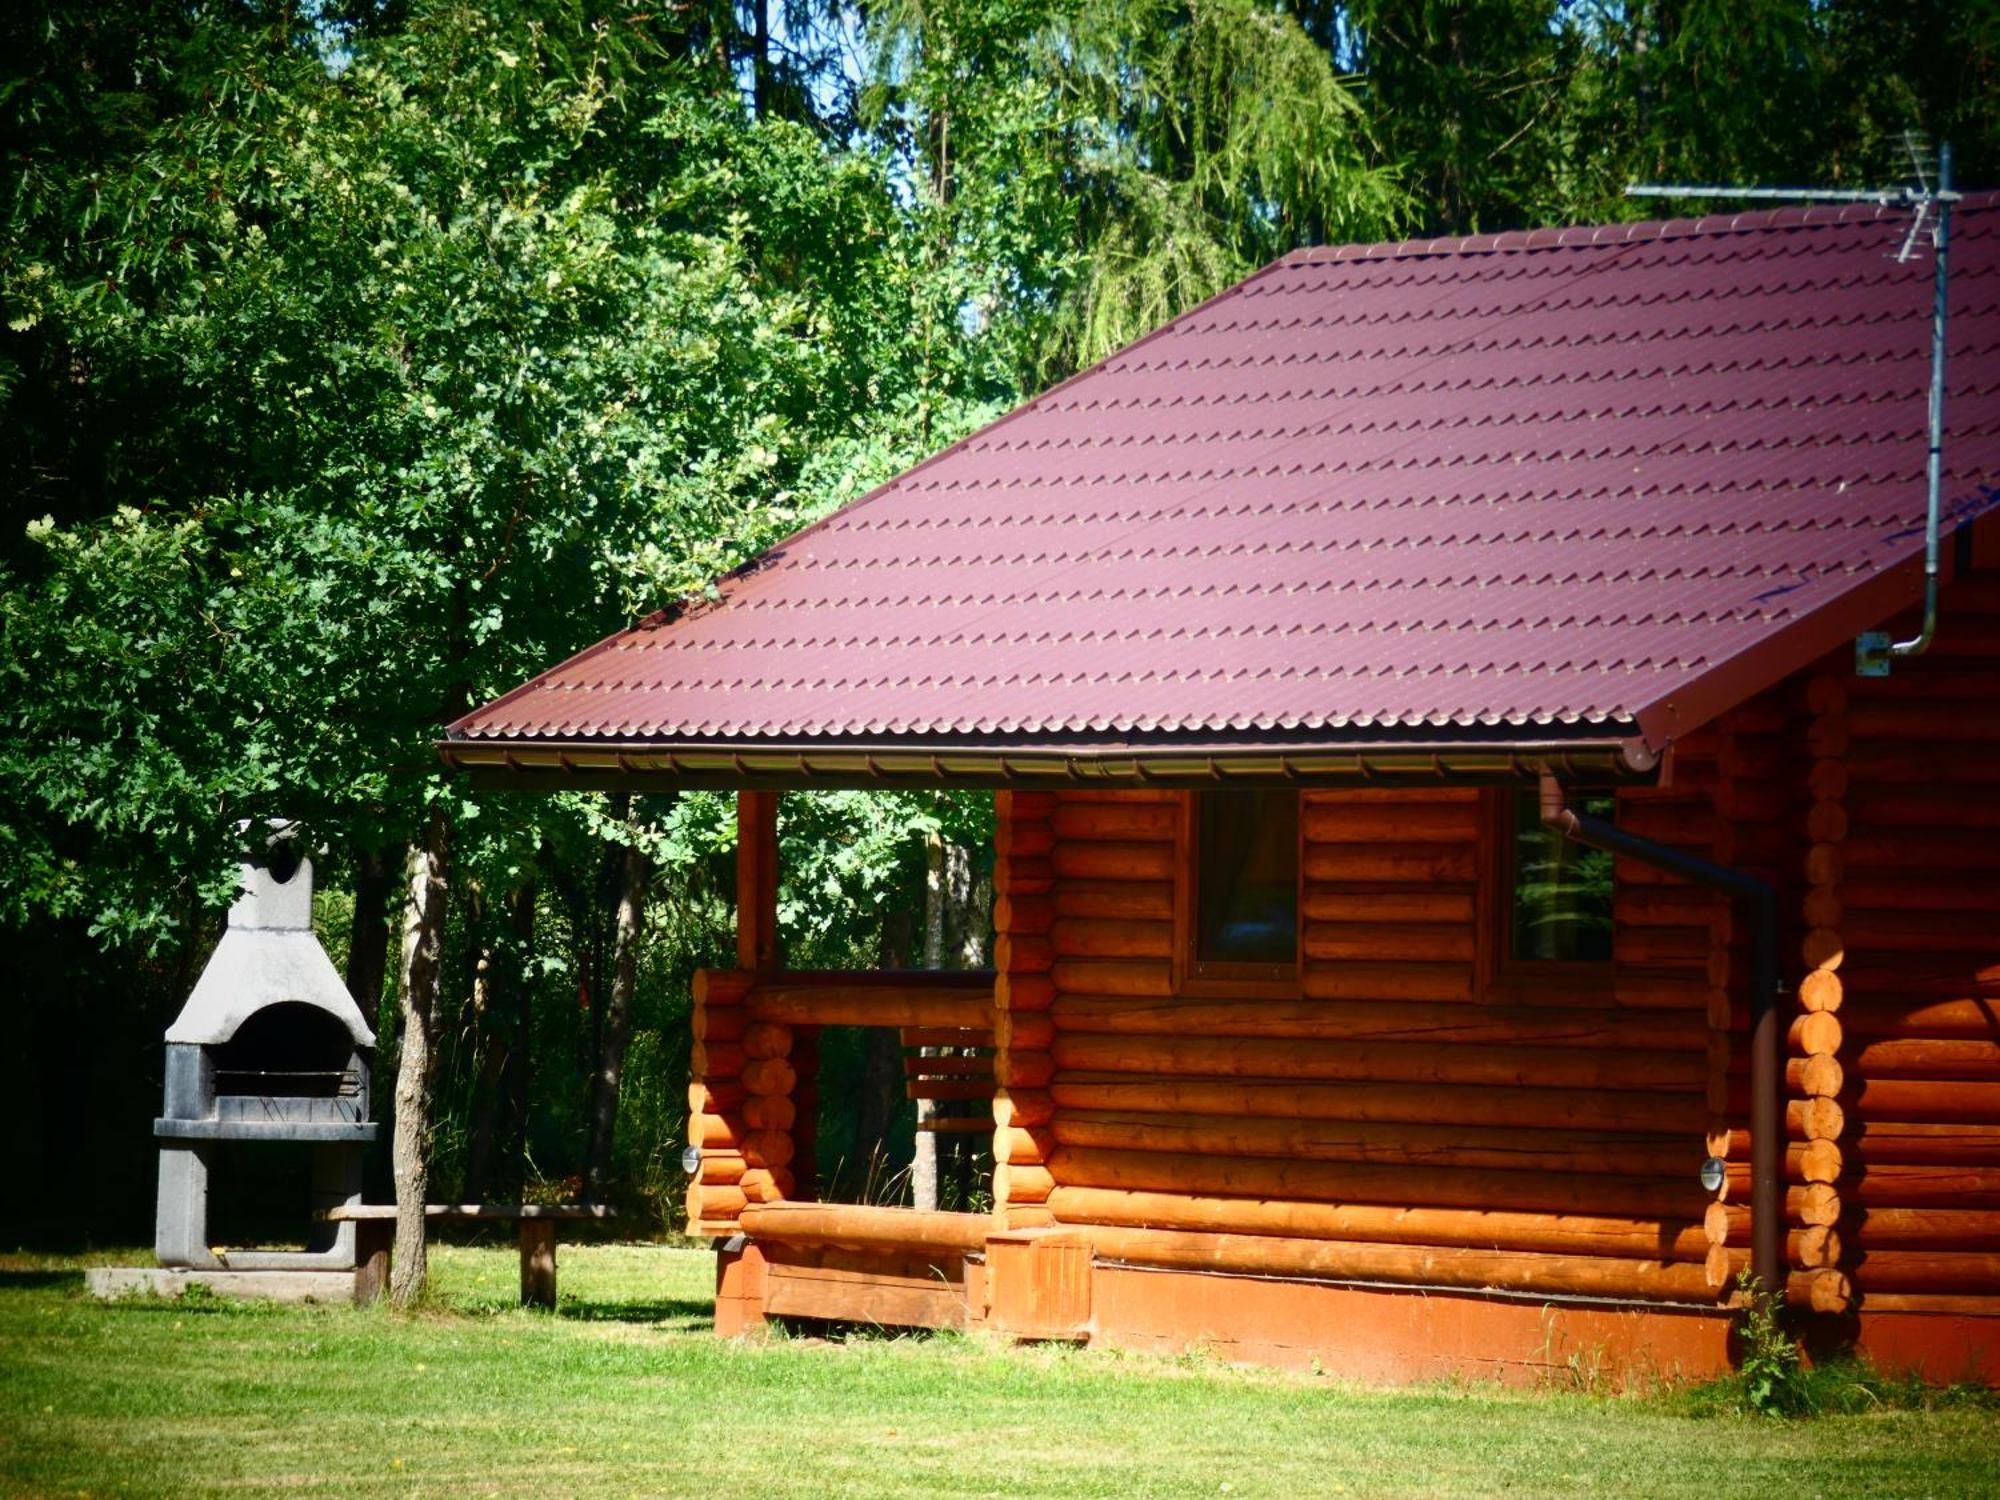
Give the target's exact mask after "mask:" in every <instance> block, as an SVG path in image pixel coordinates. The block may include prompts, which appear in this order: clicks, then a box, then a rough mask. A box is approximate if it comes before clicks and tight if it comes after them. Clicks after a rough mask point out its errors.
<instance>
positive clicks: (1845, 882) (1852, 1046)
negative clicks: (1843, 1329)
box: [1804, 522, 2000, 1313]
mask: <svg viewBox="0 0 2000 1500" xmlns="http://www.w3.org/2000/svg"><path fill="white" fill-rule="evenodd" d="M1992 525H1993V523H1991V522H1987V523H1985V526H1986V528H1987V529H1988V530H1989V531H1990V529H1991V527H1992ZM1991 541H1992V538H1990V537H1989V538H1988V547H1989V551H2000V549H1994V548H1992V547H1991ZM1982 561H1984V562H1985V563H1986V565H1987V566H1986V570H1985V571H1975V572H1972V573H1970V574H1969V575H1966V576H1963V577H1961V578H1959V579H1957V580H1956V581H1954V582H1953V583H1951V584H1950V585H1949V586H1947V588H1946V589H1945V590H1944V596H1943V604H1942V608H1941V609H1940V612H1939V623H1938V633H1937V638H1936V641H1935V643H1934V644H1933V645H1932V647H1931V649H1930V651H1929V652H1928V653H1927V654H1926V655H1924V656H1922V657H1919V658H1916V659H1913V660H1906V661H1900V662H1897V663H1896V664H1895V668H1894V670H1893V671H1892V672H1891V674H1890V675H1889V676H1887V677H1883V678H1856V677H1855V676H1853V674H1852V667H1851V662H1849V663H1847V664H1841V665H1843V666H1844V668H1845V669H1844V670H1843V671H1841V672H1840V676H1839V680H1840V681H1841V682H1842V683H1843V684H1844V687H1845V703H1844V705H1843V707H1842V712H1843V717H1844V720H1845V727H1846V731H1847V733H1846V743H1845V746H1844V763H1845V769H1846V772H1847V775H1846V785H1845V787H1844V797H1843V801H1842V808H1843V811H1844V813H1845V819H1844V823H1845V827H1844V829H1843V832H1844V838H1843V839H1842V840H1841V841H1840V842H1839V844H1838V848H1839V850H1840V853H1841V858H1840V860H1839V861H1838V862H1837V868H1838V878H1837V882H1836V884H1835V887H1834V888H1835V890H1836V891H1837V895H1838V901H1837V904H1836V905H1829V906H1828V908H1827V910H1826V912H1825V913H1824V915H1828V916H1832V915H1833V914H1834V912H1835V911H1836V910H1837V912H1838V920H1837V921H1828V922H1826V923H1823V924H1820V927H1821V931H1820V932H1819V933H1816V934H1814V935H1813V936H1812V937H1809V939H1808V941H1809V942H1812V943H1813V944H1814V946H1813V948H1812V950H1811V951H1810V952H1808V953H1807V954H1806V955H1805V956H1806V957H1807V959H1808V960H1809V961H1815V960H1816V961H1818V962H1819V965H1820V970H1821V971H1822V972H1827V971H1830V973H1828V974H1827V977H1825V978H1823V979H1821V980H1820V982H1819V994H1818V997H1817V998H1818V1000H1819V1009H1818V1011H1817V1012H1816V1014H1821V1015H1825V1016H1826V1017H1827V1019H1828V1020H1832V1021H1834V1022H1835V1023H1836V1025H1837V1027H1838V1029H1839V1031H1840V1032H1841V1033H1843V1034H1844V1035H1842V1036H1841V1037H1839V1038H1838V1039H1837V1040H1838V1043H1839V1048H1840V1051H1839V1058H1840V1063H1841V1072H1842V1077H1841V1083H1840V1092H1839V1096H1838V1097H1839V1103H1840V1106H1841V1110H1842V1118H1843V1121H1844V1127H1845V1128H1844V1130H1843V1131H1841V1132H1840V1133H1839V1134H1838V1136H1837V1137H1836V1138H1837V1140H1838V1144H1839V1152H1840V1155H1839V1158H1838V1161H1837V1164H1836V1163H1832V1162H1825V1161H1820V1162H1815V1163H1813V1164H1812V1166H1811V1167H1810V1168H1807V1169H1804V1170H1809V1171H1811V1172H1813V1173H1815V1174H1819V1173H1823V1172H1824V1171H1825V1170H1826V1169H1827V1168H1828V1167H1830V1166H1836V1165H1837V1175H1836V1176H1835V1177H1834V1178H1833V1179H1831V1180H1830V1181H1829V1183H1828V1186H1830V1187H1832V1188H1834V1189H1835V1192H1836V1194H1837V1201H1836V1202H1835V1203H1834V1204H1833V1205H1832V1207H1831V1209H1830V1210H1827V1211H1831V1212H1833V1213H1834V1214H1835V1215H1836V1218H1835V1223H1836V1225H1837V1227H1838V1231H1839V1234H1840V1237H1841V1240H1842V1243H1843V1245H1844V1247H1845V1250H1844V1257H1843V1259H1842V1262H1841V1264H1842V1265H1843V1266H1844V1267H1845V1268H1846V1269H1847V1271H1848V1272H1849V1274H1850V1275H1851V1277H1852V1279H1853V1285H1854V1291H1855V1294H1856V1305H1857V1306H1858V1308H1859V1309H1860V1311H1862V1312H1863V1313H1867V1312H1869V1311H1886V1310H1902V1311H1938V1312H1963V1311H1974V1312H1983V1313H2000V571H1994V570H1993V564H1994V563H1995V562H2000V558H1996V557H1987V558H1983V559H1982ZM1916 626H1917V620H1916V617H1915V616H1914V615H1909V616H1906V617H1905V618H1904V619H1902V620H1900V621H1898V622H1896V629H1897V633H1898V635H1899V637H1901V636H1908V635H1911V634H1914V633H1915V630H1916ZM1815 939H1816V941H1815ZM1805 1144H1806V1146H1807V1149H1808V1150H1810V1149H1811V1148H1812V1141H1811V1140H1810V1139H1809V1140H1808V1141H1807V1142H1806V1143H1805Z"/></svg>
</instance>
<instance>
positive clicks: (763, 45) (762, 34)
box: [750, 0, 771, 120]
mask: <svg viewBox="0 0 2000 1500" xmlns="http://www.w3.org/2000/svg"><path fill="white" fill-rule="evenodd" d="M750 12H751V29H750V46H751V56H750V96H751V97H750V102H751V106H752V109H753V110H754V111H755V113H756V116H757V118H758V119H760V120H762V119H765V118H767V117H768V116H769V115H770V113H771V0H750Z"/></svg>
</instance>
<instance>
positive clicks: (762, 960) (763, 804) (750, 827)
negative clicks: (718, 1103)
mask: <svg viewBox="0 0 2000 1500" xmlns="http://www.w3.org/2000/svg"><path fill="white" fill-rule="evenodd" d="M736 966H737V969H738V970H739V971H740V972H741V974H742V975H743V976H744V977H746V978H747V979H748V981H749V986H750V988H751V989H753V990H754V989H755V987H756V986H757V985H758V984H759V983H761V982H762V981H763V980H765V979H768V978H769V977H770V976H771V975H772V974H773V973H775V972H776V971H777V969H778V793H776V792H752V791H740V792H738V793H737V794H736ZM792 1044H793V1034H792V1028H791V1027H790V1026H788V1025H786V1024H785V1023H784V1022H782V1021H768V1020H756V1021H751V1022H750V1023H749V1024H748V1025H747V1026H745V1028H744V1030H743V1038H742V1055H743V1073H742V1078H743V1089H744V1094H745V1098H744V1101H743V1121H744V1124H745V1125H747V1126H748V1127H749V1132H748V1134H747V1135H746V1136H745V1137H744V1139H743V1161H744V1166H745V1171H744V1173H743V1177H742V1181H741V1184H740V1186H741V1188H742V1191H743V1194H744V1197H745V1198H746V1199H747V1200H748V1201H749V1202H751V1203H773V1202H776V1201H778V1200H779V1199H782V1198H789V1197H790V1196H791V1195H792V1194H793V1193H794V1192H796V1191H797V1180H796V1178H795V1177H794V1175H793V1173H792V1171H791V1164H792V1158H793V1156H794V1155H795V1154H796V1152H797V1149H798V1148H797V1143H796V1140H795V1138H794V1135H793V1129H794V1126H795V1125H796V1124H797V1121H798V1109H797V1105H796V1103H795V1101H794V1098H793V1093H794V1090H795V1089H796V1088H797V1086H798V1081H799V1079H798V1072H797V1068H796V1067H795V1065H794V1063H793V1061H792V1058H793V1046H792Z"/></svg>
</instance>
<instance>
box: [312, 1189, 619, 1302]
mask: <svg viewBox="0 0 2000 1500" xmlns="http://www.w3.org/2000/svg"><path fill="white" fill-rule="evenodd" d="M611 1216H612V1215H611V1210H610V1209H608V1208H606V1207H605V1206H604V1205H602V1204H594V1203H520V1204H493V1203H426V1204H425V1205H424V1217H425V1218H426V1219H436V1220H440V1221H444V1222H448V1223H453V1224H463V1223H474V1222H486V1221H492V1222H511V1223H516V1224H518V1225H519V1226H520V1237H521V1305H522V1306H524V1307H554V1306H555V1305H556V1225H557V1224H560V1223H562V1222H564V1221H565V1220H568V1221H572V1222H574V1221H576V1220H581V1219H598V1220H602V1219H608V1218H610V1217H611ZM320 1217H321V1218H323V1219H325V1220H327V1221H328V1222H330V1223H335V1224H340V1223H349V1222H351V1223H352V1224H353V1225H354V1300H355V1303H356V1304H357V1305H359V1304H362V1303H368V1302H373V1301H374V1300H375V1299H376V1298H377V1297H380V1296H381V1295H382V1293H383V1291H384V1290H385V1289H386V1288H387V1286H388V1285H389V1250H390V1247H391V1246H392V1245H393V1244H394V1243H395V1239H396V1205H395V1204H393V1203H354V1204H347V1205H344V1206H342V1207H340V1208H330V1209H327V1210H326V1211H325V1212H324V1213H322V1214H321V1215H320Z"/></svg>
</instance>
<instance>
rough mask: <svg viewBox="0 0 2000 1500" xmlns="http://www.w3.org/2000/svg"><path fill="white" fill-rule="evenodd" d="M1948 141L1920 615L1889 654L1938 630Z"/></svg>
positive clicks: (1941, 160) (1942, 154)
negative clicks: (1914, 628) (1906, 636)
mask: <svg viewBox="0 0 2000 1500" xmlns="http://www.w3.org/2000/svg"><path fill="white" fill-rule="evenodd" d="M1957 196H1958V195H1957V194H1955V193H1953V192H1952V190H1951V143H1950V142H1949V141H1946V142H1945V143H1944V144H1943V145H1941V146H1940V147H1939V148H1938V190H1937V193H1936V195H1935V197H1934V202H1935V203H1936V205H1937V228H1936V230H1935V231H1934V241H1933V242H1934V245H1935V254H1934V255H1933V256H1932V261H1933V265H1932V272H1931V387H1930V412H1929V424H1928V425H1929V448H1928V450H1927V452H1926V455H1925V458H1924V502H1925V503H1924V620H1923V624H1922V625H1921V626H1919V627H1918V629H1917V633H1916V634H1915V635H1913V636H1911V637H1910V638H1909V639H1908V640H1906V641H1894V642H1891V643H1890V646H1889V655H1890V656H1891V657H1894V658H1902V657H1906V656H1922V655H1923V654H1924V653H1925V652H1926V651H1928V650H1930V646H1931V638H1932V637H1933V636H1935V635H1936V634H1937V609H1938V506H1939V503H1940V500H1941V494H1940V491H1941V489H1942V486H1943V483H1944V394H1945V389H1944V387H1945V380H1944V361H1945V349H1946V344H1945V316H1946V314H1947V312H1948V311H1949V310H1950V307H1951V269H1950V253H1951V205H1952V203H1953V201H1954V200H1955V199H1956V197H1957Z"/></svg>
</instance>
